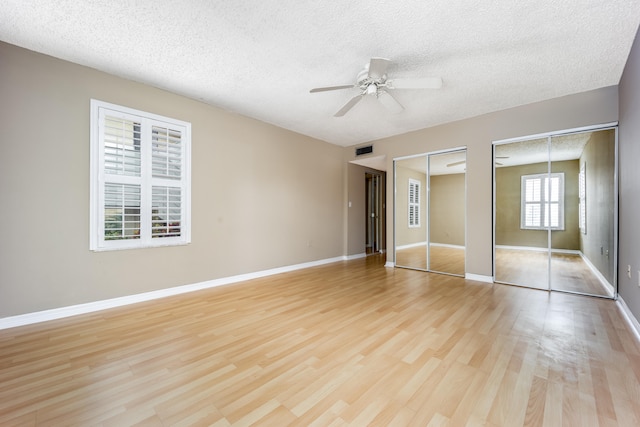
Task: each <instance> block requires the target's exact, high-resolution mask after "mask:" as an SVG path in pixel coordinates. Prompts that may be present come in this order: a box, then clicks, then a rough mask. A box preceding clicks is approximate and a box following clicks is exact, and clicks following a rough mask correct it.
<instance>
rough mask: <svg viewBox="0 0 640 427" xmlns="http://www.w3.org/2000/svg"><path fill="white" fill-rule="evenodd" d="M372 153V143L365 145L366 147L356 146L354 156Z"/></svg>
mask: <svg viewBox="0 0 640 427" xmlns="http://www.w3.org/2000/svg"><path fill="white" fill-rule="evenodd" d="M369 153H373V145H367V146H366V147H358V148H356V156H362V155H363V154H369Z"/></svg>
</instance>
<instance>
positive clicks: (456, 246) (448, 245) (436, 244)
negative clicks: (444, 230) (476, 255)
mask: <svg viewBox="0 0 640 427" xmlns="http://www.w3.org/2000/svg"><path fill="white" fill-rule="evenodd" d="M429 245H430V246H438V247H440V248H452V249H465V246H460V245H450V244H448V243H433V242H431V243H430V244H429Z"/></svg>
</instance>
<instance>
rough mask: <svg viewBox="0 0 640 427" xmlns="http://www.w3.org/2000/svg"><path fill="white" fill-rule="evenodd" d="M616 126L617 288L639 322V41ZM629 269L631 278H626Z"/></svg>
mask: <svg viewBox="0 0 640 427" xmlns="http://www.w3.org/2000/svg"><path fill="white" fill-rule="evenodd" d="M619 90H620V127H619V135H618V144H619V146H618V147H619V150H620V152H619V159H620V169H619V171H620V175H619V181H620V202H619V203H620V204H619V207H620V210H619V221H620V222H619V229H620V241H619V248H620V256H619V262H618V287H619V293H620V296H621V297H622V298H623V299H624V301H625V302H626V304H627V305H628V306H629V309H630V310H631V311H632V312H633V314H634V316H635V318H636V319H638V320H640V287H639V286H638V282H639V280H640V278H639V275H640V272H639V270H640V226H639V225H638V218H640V214H639V213H640V38H639V37H638V35H636V40H635V42H634V44H633V46H632V48H631V54H630V55H629V59H628V60H627V65H626V67H625V69H624V73H623V74H622V79H621V80H620V86H619ZM627 265H630V266H631V271H632V275H631V278H628V277H627Z"/></svg>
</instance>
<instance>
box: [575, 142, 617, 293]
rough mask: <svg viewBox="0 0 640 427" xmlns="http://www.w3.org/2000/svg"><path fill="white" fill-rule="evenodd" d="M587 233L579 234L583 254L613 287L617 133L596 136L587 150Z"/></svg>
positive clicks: (585, 154) (584, 156) (585, 161)
mask: <svg viewBox="0 0 640 427" xmlns="http://www.w3.org/2000/svg"><path fill="white" fill-rule="evenodd" d="M582 164H584V165H585V175H586V184H587V191H586V195H587V197H586V202H587V209H586V211H587V212H586V213H587V233H586V234H582V233H580V239H581V242H580V243H581V250H582V253H583V254H584V255H585V256H586V257H587V258H588V259H589V261H591V263H592V264H593V265H594V266H595V267H596V268H597V269H598V270H599V271H600V273H602V275H603V276H604V277H605V278H606V279H607V281H608V282H609V283H611V284H613V282H614V280H613V270H614V256H613V252H614V248H615V241H614V217H615V212H614V206H615V191H614V177H615V174H614V170H615V131H614V130H606V131H600V132H594V133H593V134H592V136H591V138H590V139H589V141H588V142H587V145H586V146H585V148H584V151H583V153H582V157H581V158H580V165H581V166H582Z"/></svg>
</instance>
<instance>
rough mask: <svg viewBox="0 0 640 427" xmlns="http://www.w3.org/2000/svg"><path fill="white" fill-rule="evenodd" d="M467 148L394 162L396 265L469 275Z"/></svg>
mask: <svg viewBox="0 0 640 427" xmlns="http://www.w3.org/2000/svg"><path fill="white" fill-rule="evenodd" d="M465 163H466V151H465V150H464V149H456V150H448V151H445V152H435V153H428V154H423V155H419V156H411V157H405V158H401V159H396V160H395V161H394V180H395V181H394V182H395V204H394V206H395V215H394V236H395V246H394V248H395V265H396V266H397V267H404V268H411V269H416V270H424V271H431V272H437V273H445V274H452V275H458V276H464V274H465V235H466V230H465V226H466V218H465V212H466V206H465V204H466V181H465V179H466V174H465V168H466V164H465Z"/></svg>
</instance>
